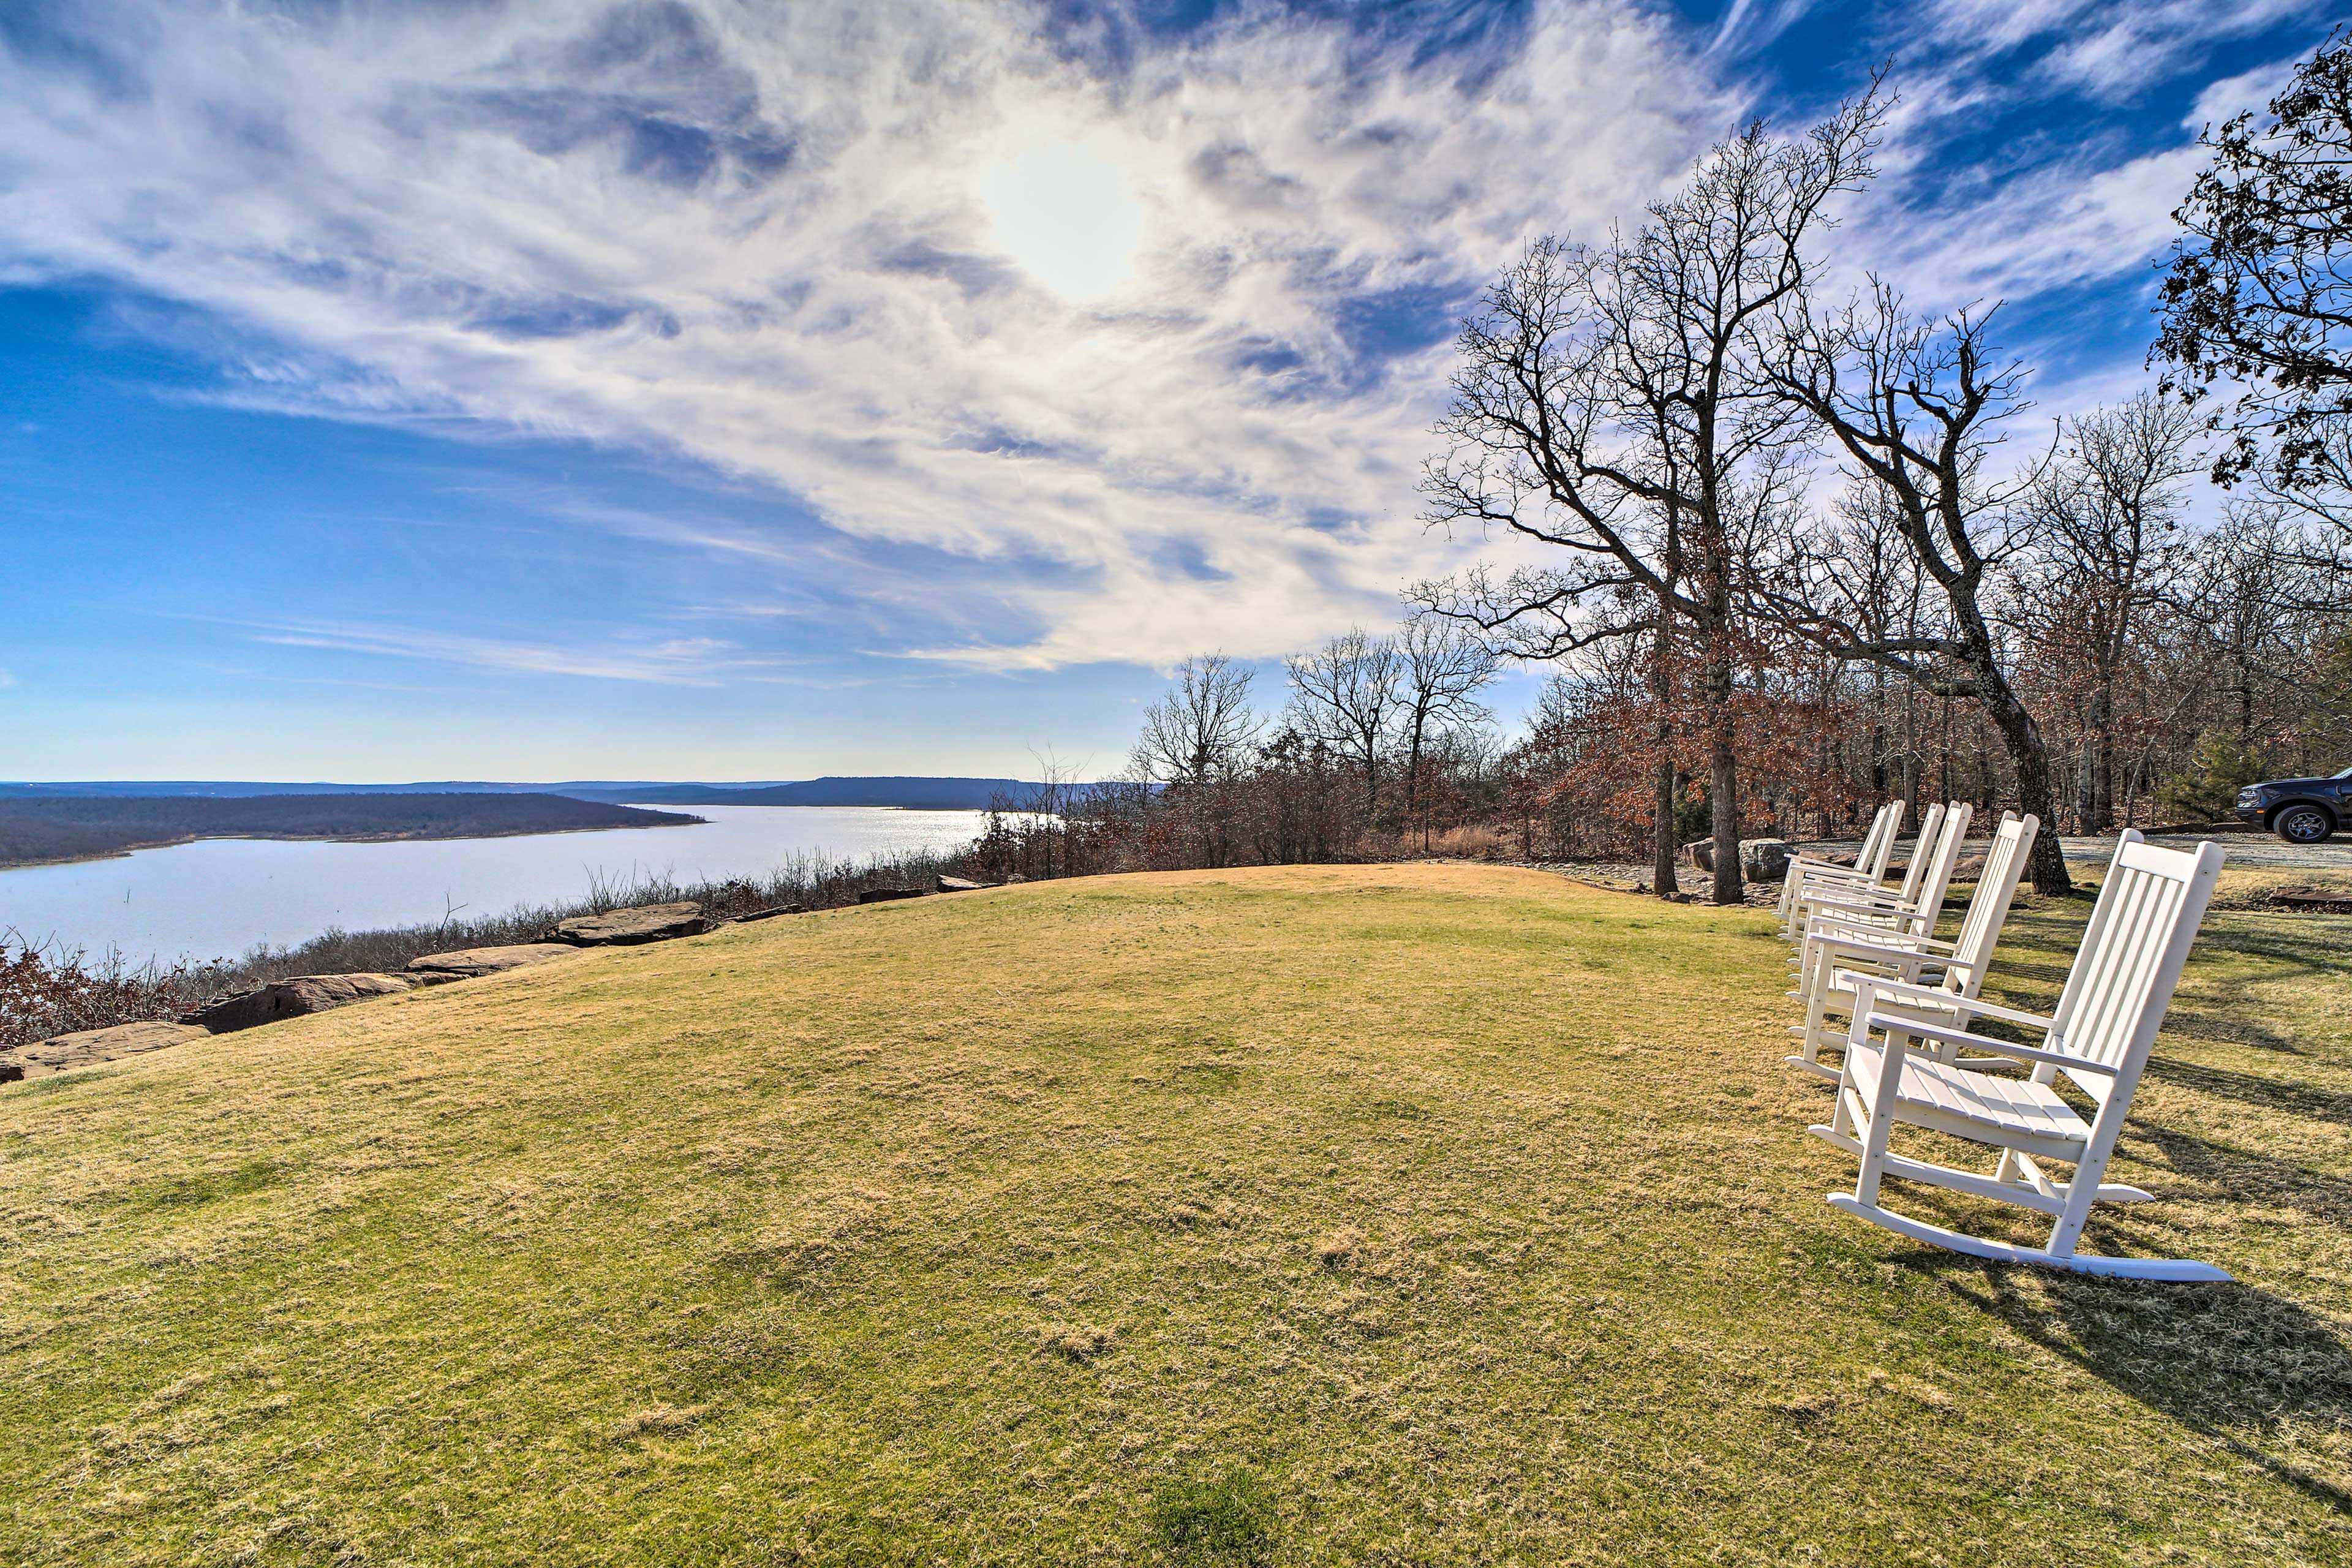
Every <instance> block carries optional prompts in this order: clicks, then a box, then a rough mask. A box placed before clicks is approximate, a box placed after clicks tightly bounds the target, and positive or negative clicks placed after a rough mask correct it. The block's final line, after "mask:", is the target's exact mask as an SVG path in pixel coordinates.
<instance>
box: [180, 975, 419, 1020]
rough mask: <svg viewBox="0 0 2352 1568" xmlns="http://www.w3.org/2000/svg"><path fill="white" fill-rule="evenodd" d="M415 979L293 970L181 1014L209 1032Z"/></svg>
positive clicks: (382, 992) (340, 1002)
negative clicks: (286, 977)
mask: <svg viewBox="0 0 2352 1568" xmlns="http://www.w3.org/2000/svg"><path fill="white" fill-rule="evenodd" d="M419 983H420V982H419V981H418V980H417V978H416V977H415V976H412V975H406V974H297V975H295V976H294V977H293V978H292V979H290V980H276V981H272V982H271V983H270V984H267V985H262V986H257V987H256V988H255V989H253V990H251V991H245V992H240V993H238V994H236V995H235V996H226V997H223V998H222V999H220V1000H219V1001H217V1002H208V1003H206V1004H205V1005H203V1006H201V1007H198V1008H196V1009H195V1010H194V1012H190V1013H185V1014H183V1015H181V1017H180V1022H181V1023H183V1024H200V1025H202V1026H204V1027H205V1029H207V1030H209V1031H211V1032H212V1033H213V1034H215V1035H226V1034H233V1033H235V1032H236V1030H239V1029H250V1028H255V1027H257V1026H260V1025H263V1024H274V1023H276V1022H277V1021H278V1019H280V1018H299V1017H303V1016H307V1015H309V1014H311V1013H324V1012H326V1011H327V1010H329V1009H330V1008H333V1007H341V1006H346V1005H350V1004H351V1003H353V1002H364V1001H366V1000H367V999H368V998H369V997H371V996H391V995H396V994H399V993H400V992H403V991H406V990H408V989H409V988H410V987H412V986H414V985H416V984H419Z"/></svg>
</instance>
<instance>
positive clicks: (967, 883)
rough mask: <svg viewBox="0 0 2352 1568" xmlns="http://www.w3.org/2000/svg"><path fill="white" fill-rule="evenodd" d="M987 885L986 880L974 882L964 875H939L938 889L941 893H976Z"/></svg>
mask: <svg viewBox="0 0 2352 1568" xmlns="http://www.w3.org/2000/svg"><path fill="white" fill-rule="evenodd" d="M987 886H988V884H987V883H986V882H975V881H972V880H971V879H969V878H966V877H941V878H940V892H942V893H977V892H978V891H980V890H981V889H982V888H985V887H987Z"/></svg>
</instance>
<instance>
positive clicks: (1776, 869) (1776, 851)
mask: <svg viewBox="0 0 2352 1568" xmlns="http://www.w3.org/2000/svg"><path fill="white" fill-rule="evenodd" d="M1794 853H1796V851H1795V850H1794V849H1793V848H1791V847H1790V844H1789V841H1788V840H1787V839H1785V838H1743V839H1741V840H1740V841H1739V874H1740V875H1741V876H1743V877H1745V878H1747V879H1748V880H1749V881H1751V882H1777V881H1780V879H1782V878H1784V877H1786V876H1787V875H1788V874H1789V858H1790V856H1791V855H1793V854H1794Z"/></svg>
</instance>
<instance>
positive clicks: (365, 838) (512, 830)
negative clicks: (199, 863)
mask: <svg viewBox="0 0 2352 1568" xmlns="http://www.w3.org/2000/svg"><path fill="white" fill-rule="evenodd" d="M644 809H646V810H647V811H654V810H661V811H669V810H671V809H672V808H670V807H667V806H646V807H645V808H644ZM681 815H682V814H681ZM708 826H710V819H709V817H707V816H697V817H693V818H691V819H690V820H688V821H684V822H607V823H603V824H600V825H598V826H593V827H509V828H500V829H498V830H495V831H492V832H488V833H189V834H184V835H182V836H180V837H176V838H158V839H155V840H153V841H152V842H149V843H142V844H125V845H123V846H122V847H120V848H116V849H110V850H107V851H106V852H105V853H103V854H100V855H64V856H58V857H57V858H53V859H46V860H0V872H7V871H30V870H34V869H37V868H39V867H43V866H92V865H96V864H97V863H98V862H100V861H101V860H127V859H129V858H131V856H133V855H137V854H139V853H141V852H142V851H144V850H149V849H177V848H180V847H183V846H184V845H189V844H226V843H245V844H461V843H464V842H466V841H467V840H469V839H475V838H552V837H555V836H556V835H558V834H560V833H637V832H643V831H644V830H646V828H649V827H708Z"/></svg>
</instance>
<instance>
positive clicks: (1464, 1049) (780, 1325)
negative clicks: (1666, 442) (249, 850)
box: [0, 867, 2352, 1565]
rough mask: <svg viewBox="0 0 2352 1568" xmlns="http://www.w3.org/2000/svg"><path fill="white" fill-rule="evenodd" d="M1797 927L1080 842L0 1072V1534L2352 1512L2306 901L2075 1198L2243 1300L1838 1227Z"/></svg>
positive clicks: (200, 1539)
mask: <svg viewBox="0 0 2352 1568" xmlns="http://www.w3.org/2000/svg"><path fill="white" fill-rule="evenodd" d="M2087 908H2088V906H2087V905H2086V904H2074V903H2067V904H2057V903H2050V902H2042V903H2038V904H2030V905H2029V907H2025V908H2022V909H2021V911H2020V912H2019V914H2018V915H2017V916H2016V917H2015V919H2014V920H2013V921H2012V922H2011V932H2012V934H2011V939H2010V942H2009V943H2008V944H2007V949H2006V950H2007V954H2008V958H2009V962H2008V963H2007V966H2006V967H2005V968H2004V969H2003V970H2001V971H2000V978H2001V980H2002V982H2003V983H2004V984H2002V985H1997V986H1996V987H1995V989H1996V991H1998V992H2000V994H2003V995H2004V997H2005V998H2006V999H2008V1000H2011V1001H2017V1002H2022V1003H2025V1004H2027V1005H2033V1004H2037V1003H2038V1004H2042V1005H2046V1004H2047V1003H2048V1002H2049V1001H2050V1000H2051V998H2052V996H2053V994H2054V991H2055V987H2056V984H2057V982H2058V980H2059V979H2060V978H2061V977H2062V976H2063V963H2064V962H2065V958H2066V956H2067V955H2068V953H2069V952H2071V935H2072V933H2073V932H2074V931H2077V930H2079V928H2080V925H2081V922H2082V921H2083V919H2084V915H2085V913H2086V912H2087ZM1783 951H1784V950H1783V949H1782V947H1781V946H1780V943H1779V942H1777V941H1776V940H1775V939H1774V938H1773V936H1772V935H1771V931H1770V922H1769V919H1768V917H1767V916H1766V915H1764V914H1763V913H1760V912H1758V911H1753V910H1731V911H1716V910H1708V909H1706V908H1703V907H1696V906H1671V905H1662V904H1659V903H1655V902H1653V901H1649V900H1633V899H1630V898H1624V897H1621V896H1617V895H1612V894H1609V893H1604V892H1600V891H1596V890H1593V889H1586V888H1582V887H1580V886H1578V885H1576V884H1573V883H1570V882H1567V881H1564V880H1561V879H1556V878H1552V877H1548V876H1545V875H1542V874H1539V873H1534V872H1522V871H1514V870H1503V869H1481V868H1460V867H1410V868H1399V867H1371V868H1286V869H1276V870H1251V871H1241V872H1233V873H1227V874H1216V873H1202V874H1189V875H1174V876H1148V877H1133V878H1119V879H1098V880H1090V881H1080V882H1066V883H1055V884H1043V885H1032V886H1028V887H1022V888H1013V889H1002V890H999V891H994V892H989V893H982V894H970V895H962V896H959V897H955V898H946V899H929V900H920V901H919V902H913V903H907V904H898V905H885V906H879V907H875V908H869V909H863V910H839V911H834V912H830V913H825V914H819V915H814V916H809V917H806V918H801V919H792V920H780V921H769V922H766V923H763V924H759V925H752V926H744V927H738V928H734V929H731V930H727V931H721V932H719V933H717V934H714V935H712V936H709V937H705V938H698V939H695V940H693V941H689V942H674V943H669V944H666V945H661V946H656V947H651V948H638V949H633V950H625V951H606V952H592V953H588V954H584V955H583V956H581V957H578V958H574V959H569V960H566V961H564V962H562V963H556V964H551V965H548V966H546V967H544V968H541V969H537V970H529V971H520V972H517V973H511V974H508V975H503V976H499V977H496V978H493V979H488V980H481V981H473V982H469V983H467V984H463V985H459V986H453V987H448V988H445V989H441V990H436V991H428V992H423V993H418V994H413V995H410V996H406V997H401V998H397V999H394V1000H390V1001H386V1002H379V1003H370V1004H366V1005H361V1006H357V1007H353V1008H350V1009H347V1010H345V1011H343V1012H341V1013H336V1014H331V1015H327V1016H321V1017H316V1018H309V1019H301V1020H297V1021H294V1022H290V1023H286V1024H280V1025H276V1026H271V1027H269V1028H268V1029H267V1030H263V1031H259V1032H257V1033H253V1034H247V1035H239V1036H229V1037H221V1038H218V1039H215V1040H211V1041H205V1042H199V1043H198V1044H195V1045H193V1046H188V1047H180V1048H177V1049H174V1050H172V1051H168V1052H163V1053H158V1054H157V1055H154V1056H151V1057H147V1058H140V1059H137V1060H135V1061H126V1062H121V1063H117V1064H110V1065H109V1066H107V1067H102V1068H93V1069H89V1070H86V1071H83V1072H79V1073H75V1074H70V1075H66V1076H63V1077H58V1078H53V1079H41V1080H37V1081H35V1082H32V1083H28V1084H26V1085H23V1086H19V1087H16V1088H14V1089H8V1090H5V1091H0V1207H5V1226H0V1247H5V1253H0V1257H4V1258H5V1263H0V1477H5V1485H0V1560H5V1561H8V1562H12V1563H19V1562H20V1563H147V1562H157V1563H161V1562H171V1563H231V1562H257V1563H332V1562H366V1563H379V1564H381V1563H800V1562H808V1563H877V1564H878V1563H964V1562H985V1563H1063V1562H1080V1561H1095V1560H1101V1561H1105V1562H1113V1563H1267V1564H1281V1563H1396V1564H1403V1563H1872V1564H1877V1563H1914V1562H1916V1563H1951V1564H1963V1563H1968V1564H1974V1563H2033V1564H2036V1565H2046V1564H2058V1563H2172V1562H2186V1563H2268V1564H2296V1563H2323V1562H2343V1561H2346V1560H2347V1558H2352V1348H2348V1347H2347V1323H2352V1244H2348V1242H2347V1237H2352V1231H2347V1227H2352V1138H2347V1124H2352V917H2307V916H2305V917H2289V916H2284V915H2273V914H2264V913H2260V912H2255V911H2252V910H2224V911H2220V912H2217V913H2216V914H2215V915H2214V916H2213V918H2212V920H2211V921H2210V923H2209V926H2208V935H2207V938H2206V941H2205V942H2204V943H2203V945H2202V948H2201V950H2200V956H2199V958H2198V960H2197V962H2196V963H2194V964H2193V965H2192V967H2191V969H2190V971H2189V978H2188V979H2187V981H2186V982H2185V983H2184V986H2183V990H2182V994H2181V996H2180V999H2179V1003H2178V1004H2177V1005H2176V1007H2175V1011H2174V1014H2173V1019H2172V1026H2171V1027H2170V1028H2169V1029H2168V1032H2167V1034H2166V1037H2164V1039H2163V1040H2162V1041H2161V1042H2160V1043H2159V1045H2158V1061H2157V1064H2156V1067H2155V1068H2154V1070H2153V1075H2152V1078H2151V1079H2150V1081H2149V1082H2148V1083H2147V1086H2146V1087H2145V1088H2144V1089H2143V1090H2142V1094H2141V1099H2140V1104H2139V1106H2138V1108H2137V1117H2136V1121H2135V1125H2134V1127H2133V1129H2132V1131H2130V1132H2129V1133H2127V1134H2126V1150H2125V1153H2124V1156H2123V1157H2119V1158H2118V1160H2117V1161H2116V1165H2115V1167H2114V1171H2115V1174H2114V1175H2113V1176H2112V1177H2110V1179H2111V1180H2119V1181H2126V1182H2133V1183H2137V1184H2143V1185H2146V1186H2148V1187H2150V1188H2152V1189H2155V1190H2157V1191H2158V1192H2159V1193H2162V1194H2168V1197H2167V1201H2165V1202H2162V1203H2160V1204H2157V1205H2147V1206H2145V1207H2143V1208H2141V1209H2139V1210H2137V1211H2136V1212H2128V1213H2111V1214H2109V1215H2105V1216H2103V1217H2102V1218H2101V1219H2100V1220H2098V1221H2096V1222H2095V1224H2094V1226H2093V1230H2092V1233H2091V1236H2090V1237H2089V1239H2088V1241H2087V1243H2086V1245H2087V1246H2090V1247H2095V1248H2099V1249H2104V1250H2121V1251H2131V1252H2142V1253H2160V1254H2164V1255H2168V1256H2180V1257H2189V1258H2204V1259H2208V1260H2210V1261H2213V1262H2217V1263H2220V1264H2221V1265H2222V1266H2223V1267H2224V1268H2230V1269H2231V1270H2232V1271H2233V1272H2234V1273H2236V1274H2237V1275H2238V1276H2239V1277H2240V1279H2242V1281H2244V1283H2242V1284H2239V1285H2233V1286H2196V1287H2181V1286H2151V1285H2133V1284H2128V1283H2120V1282H2102V1281H2096V1280H2090V1279H2079V1278H2073V1277H2064V1278H2060V1277H2051V1276H2046V1275H2042V1274H2039V1273H2033V1272H2027V1271H2018V1270H2009V1269H2000V1268H1991V1267H1989V1266H1984V1265H1980V1264H1978V1263H1975V1262H1972V1261H1969V1260H1964V1259H1959V1258H1952V1257H1950V1256H1948V1255H1944V1254H1939V1253H1933V1252H1927V1251H1922V1250H1921V1249H1919V1248H1917V1247H1914V1246H1912V1245H1911V1244H1909V1243H1906V1242H1904V1241H1902V1240H1901V1239H1899V1238H1897V1237H1892V1236H1889V1235H1886V1234H1885V1233H1882V1232H1879V1231H1876V1230H1874V1229H1871V1228H1869V1227H1867V1226H1861V1225H1858V1224H1856V1223H1854V1222H1853V1221H1851V1220H1848V1219H1845V1218H1843V1217H1841V1216H1839V1215H1836V1214H1834V1213H1833V1212H1832V1210H1831V1209H1830V1208H1829V1207H1828V1206H1827V1205H1825V1204H1823V1203H1822V1194H1823V1193H1825V1192H1827V1191H1829V1190H1830V1189H1832V1188H1833V1187H1838V1186H1843V1185H1846V1184H1850V1183H1851V1181H1852V1179H1853V1178H1852V1170H1851V1166H1850V1164H1849V1163H1848V1162H1847V1161H1846V1160H1845V1158H1844V1157H1843V1156H1841V1155H1840V1154H1838V1153H1837V1152H1835V1151H1833V1150H1832V1149H1830V1148H1829V1147H1828V1146H1826V1145H1824V1144H1822V1143H1820V1142H1816V1141H1814V1140H1812V1139H1810V1138H1808V1137H1806V1136H1805V1134H1804V1131H1803V1130H1804V1127H1805V1125H1806V1123H1807V1122H1809V1121H1820V1120H1825V1119H1826V1113H1827V1110H1828V1103H1829V1100H1828V1091H1827V1090H1826V1089H1823V1088H1816V1087H1811V1086H1809V1085H1808V1084H1807V1083H1806V1082H1805V1081H1803V1080H1801V1079H1799V1078H1798V1076H1797V1075H1796V1074H1794V1073H1792V1072H1791V1071H1790V1070H1789V1069H1787V1068H1783V1067H1782V1066H1781V1065H1780V1058H1781V1056H1782V1055H1783V1054H1784V1052H1785V1051H1786V1050H1787V1048H1788V1044H1787V1040H1786V1037H1785V1036H1784V1034H1783V1026H1784V1025H1785V1024H1786V1023H1787V1022H1788V1021H1789V1018H1790V1004H1787V1003H1784V1002H1783V1001H1782V1000H1781V998H1780V991H1781V989H1782V987H1783V985H1784V984H1785V974H1784V971H1783V967H1782V953H1783ZM1889 1193H1890V1201H1892V1202H1893V1203H1894V1204H1895V1205H1896V1206H1898V1207H1904V1208H1906V1209H1908V1210H1909V1211H1910V1212H1913V1213H1916V1214H1918V1215H1922V1216H1923V1217H1927V1218H1931V1219H1939V1220H1944V1221H1947V1222H1950V1221H1952V1220H1955V1219H1957V1220H1958V1221H1960V1222H1963V1223H1967V1224H1970V1225H1976V1226H1981V1227H1984V1228H1990V1229H1993V1230H1995V1231H1997V1232H1999V1233H2000V1234H2006V1235H2014V1236H2016V1237H2021V1238H2023V1237H2032V1236H2035V1235H2037V1234H2038V1229H2037V1227H2036V1225H2035V1223H2034V1222H2033V1221H2032V1216H2030V1215H2024V1214H2023V1213H2022V1212H2021V1211H1998V1210H1992V1211H1989V1210H1988V1209H1987V1208H1979V1207H1977V1206H1975V1205H1971V1204H1969V1202H1967V1201H1966V1200H1951V1201H1946V1200H1944V1199H1941V1198H1938V1197H1937V1196H1935V1195H1932V1194H1927V1193H1924V1192H1922V1191H1921V1190H1920V1189H1916V1188H1908V1187H1903V1186H1901V1185H1899V1184H1896V1185H1891V1186H1890V1188H1889ZM2012 1212H2013V1213H2015V1215H2016V1218H2015V1219H2013V1220H2012V1219H2011V1218H2009V1217H2007V1215H2009V1214H2010V1213H2012Z"/></svg>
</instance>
